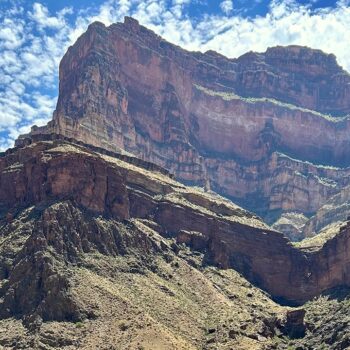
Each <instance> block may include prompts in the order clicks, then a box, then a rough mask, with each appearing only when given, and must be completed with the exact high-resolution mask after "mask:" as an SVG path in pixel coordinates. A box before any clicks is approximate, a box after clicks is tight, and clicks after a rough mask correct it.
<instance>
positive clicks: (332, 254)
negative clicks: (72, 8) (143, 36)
mask: <svg viewBox="0 0 350 350" xmlns="http://www.w3.org/2000/svg"><path fill="white" fill-rule="evenodd" d="M0 203H1V208H0V210H1V231H0V277H1V278H0V281H1V285H0V318H1V321H0V326H1V327H0V329H1V331H0V345H1V346H3V347H4V348H5V349H20V348H26V349H28V348H29V349H33V348H34V349H55V348H60V349H77V348H79V349H81V348H82V349H84V348H85V349H96V348H101V349H113V348H115V349H231V348H234V349H287V347H288V346H289V347H290V346H295V347H297V346H299V348H300V349H303V348H304V349H307V348H308V346H311V345H310V344H315V342H318V343H319V344H325V346H330V347H329V348H334V349H345V348H346V347H345V346H347V345H348V344H349V343H348V340H349V338H348V334H347V331H346V329H347V328H346V324H347V323H346V322H347V321H346V319H344V324H343V326H342V327H340V328H337V330H334V332H333V334H334V337H335V338H336V339H335V340H334V339H333V340H332V342H330V340H329V339H330V338H329V337H328V338H327V337H325V334H324V332H323V329H324V328H325V327H327V325H328V326H329V320H327V318H324V320H323V319H322V317H324V316H322V315H321V316H322V317H321V316H319V315H318V312H320V308H319V306H318V304H317V302H312V303H311V304H307V305H306V307H305V310H306V316H305V319H306V320H309V319H310V320H311V321H310V324H307V323H305V321H304V314H305V310H303V309H300V308H297V309H293V308H290V307H283V306H280V305H279V304H276V302H275V301H278V302H281V301H284V302H285V301H287V300H288V301H289V303H298V304H300V303H303V302H305V301H307V300H308V299H310V298H312V297H315V296H318V295H320V294H321V293H322V292H323V291H326V290H328V289H330V288H332V287H338V286H340V285H343V284H349V283H350V281H349V279H350V273H349V266H350V254H349V251H350V247H349V244H350V227H348V225H347V224H344V225H343V226H342V227H341V228H340V232H339V234H337V235H335V237H333V238H332V239H330V240H328V241H327V242H324V244H323V245H321V246H320V247H318V248H316V249H303V248H295V247H294V246H292V245H291V244H290V243H289V241H288V240H287V239H286V238H285V237H284V236H283V235H282V234H280V233H278V232H275V231H273V230H271V229H270V228H269V227H268V226H266V224H264V223H263V222H262V221H261V220H260V219H259V218H257V217H256V216H254V215H252V214H250V213H249V212H247V211H245V210H243V209H241V208H240V207H238V206H236V205H234V204H232V203H231V202H229V201H227V200H225V199H223V198H222V197H219V196H217V195H215V194H211V193H205V192H203V191H202V190H200V189H196V188H189V187H186V186H184V185H182V184H180V183H179V182H176V181H175V180H174V179H172V177H171V176H170V175H169V174H168V173H167V172H166V171H164V170H163V169H161V168H159V167H157V166H155V165H153V164H151V163H147V162H145V161H141V160H139V159H137V158H135V157H133V156H129V155H126V154H114V153H111V152H108V151H105V150H103V149H98V148H96V147H95V148H94V147H91V146H87V145H84V144H82V143H79V142H76V141H73V140H67V139H65V138H63V137H58V136H57V135H52V136H51V137H46V140H41V141H40V140H37V141H33V142H32V143H30V144H28V145H26V146H25V147H22V148H15V149H10V150H8V151H7V152H6V153H4V154H2V156H1V158H0ZM247 280H248V281H250V282H248V281H247ZM257 287H260V288H261V289H258V288H257ZM263 290H265V292H263ZM266 292H267V293H268V294H267V293H266ZM273 300H275V301H273ZM318 302H319V303H324V304H325V305H329V306H328V307H329V308H332V307H333V304H332V303H331V302H326V301H324V300H323V299H320V301H318ZM344 303H345V304H341V308H342V309H339V315H344V312H343V311H341V310H345V308H346V305H347V304H346V302H344ZM308 310H310V311H308ZM315 320H316V321H317V322H316V321H315ZM315 339H316V340H315ZM327 344H328V345H327ZM344 344H345V345H344ZM346 344H347V345H346ZM309 348H310V349H311V348H313V347H309Z"/></svg>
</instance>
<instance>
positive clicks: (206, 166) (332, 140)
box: [17, 18, 350, 233]
mask: <svg viewBox="0 0 350 350" xmlns="http://www.w3.org/2000/svg"><path fill="white" fill-rule="evenodd" d="M349 82H350V76H349V74H348V73H347V72H345V71H344V70H343V69H342V68H341V67H339V66H338V65H337V62H336V59H335V57H334V56H333V55H327V54H324V53H323V52H321V51H319V50H311V49H309V48H305V47H299V46H290V47H275V48H270V49H268V50H267V51H266V52H265V53H261V54H258V53H247V54H245V55H243V56H241V57H239V58H238V59H228V58H226V57H224V56H222V55H219V54H217V53H215V52H211V51H209V52H206V53H199V52H188V51H185V50H183V49H181V48H180V47H177V46H174V45H172V44H170V43H168V42H166V41H165V40H163V39H162V38H161V37H159V36H157V35H156V34H154V33H153V32H151V31H150V30H148V29H146V28H145V27H143V26H141V25H139V24H138V22H137V21H135V20H134V19H132V18H125V22H124V23H116V24H113V25H111V26H110V27H105V26H104V25H103V24H101V23H93V24H92V25H90V27H89V29H88V30H87V32H86V33H85V34H83V35H82V36H81V37H80V38H79V39H78V41H77V42H76V43H75V44H74V45H73V46H72V47H71V48H69V50H68V52H67V53H66V55H65V56H64V58H63V59H62V61H61V64H60V92H59V99H58V103H57V107H56V111H55V113H54V118H53V120H52V121H51V122H50V123H49V124H48V126H46V127H40V128H37V127H34V128H33V129H32V132H31V135H29V137H33V135H36V134H37V135H41V134H51V133H56V134H60V135H64V136H66V137H68V138H74V139H76V140H80V141H82V142H84V143H87V144H92V145H95V146H98V147H101V148H104V149H108V150H111V151H120V150H126V151H127V152H130V153H132V154H134V155H136V156H137V157H139V158H142V159H144V160H147V161H150V162H153V163H155V164H158V165H160V166H162V167H164V168H166V169H168V170H169V171H171V172H172V173H174V174H175V176H176V178H177V179H179V180H180V181H182V182H184V183H186V184H197V185H201V186H207V188H211V189H213V190H214V191H216V192H218V193H220V194H222V195H224V196H226V197H228V198H230V199H232V200H234V201H235V202H237V203H238V204H240V205H242V206H243V207H245V208H247V209H249V210H252V211H254V212H255V213H257V214H259V215H261V216H263V217H264V219H265V220H267V222H269V223H273V222H275V221H276V220H278V218H279V217H280V216H281V214H283V213H286V212H295V211H297V212H298V213H300V214H303V215H306V216H311V215H313V214H315V213H316V211H317V210H318V209H319V208H320V207H321V206H322V205H324V204H325V203H326V201H327V200H328V199H329V198H330V197H332V196H334V195H336V194H337V193H339V192H340V191H341V189H342V188H343V187H344V186H347V185H348V184H349V178H350V177H349V172H350V170H349V168H348V165H349V161H350V159H349V154H348V152H347V149H348V147H349V139H348V133H349V128H350V122H349V118H348V114H349V111H350V102H349V101H350V98H349V94H350V88H349V86H350V85H349ZM26 137H28V136H23V137H21V138H20V139H19V140H18V142H17V144H18V145H20V144H21V143H23V142H25V138H26ZM297 230H299V229H297ZM298 232H300V230H299V231H298ZM301 232H303V231H301ZM286 233H287V232H286Z"/></svg>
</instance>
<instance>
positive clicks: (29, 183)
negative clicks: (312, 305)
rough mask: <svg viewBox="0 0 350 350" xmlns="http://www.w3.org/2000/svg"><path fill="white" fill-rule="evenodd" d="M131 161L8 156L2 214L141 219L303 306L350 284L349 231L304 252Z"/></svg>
mask: <svg viewBox="0 0 350 350" xmlns="http://www.w3.org/2000/svg"><path fill="white" fill-rule="evenodd" d="M133 159H134V158H132V157H131V158H130V159H126V160H127V161H126V160H124V161H123V160H120V159H118V158H116V157H112V156H110V155H104V154H101V153H97V152H95V151H93V150H91V149H89V148H88V147H83V146H81V145H78V144H74V143H71V142H67V141H64V140H54V141H41V142H39V141H38V142H36V143H33V144H30V145H28V146H26V147H24V148H17V149H13V150H9V151H7V152H6V153H5V154H4V155H3V156H2V157H1V159H0V203H1V211H2V215H3V217H4V218H6V219H7V220H9V221H11V219H12V217H14V216H16V213H17V212H18V210H19V209H20V208H26V207H30V206H33V205H35V206H39V207H40V206H41V205H45V204H47V203H51V202H55V201H56V202H57V201H63V200H70V201H73V203H75V205H77V206H80V207H82V208H85V209H86V210H88V211H91V213H95V215H102V216H106V217H112V218H115V219H116V220H119V221H121V222H127V221H130V220H132V219H143V220H146V225H148V226H149V227H150V228H152V229H153V230H155V231H156V232H158V233H159V234H160V235H161V236H164V237H168V238H173V239H175V240H176V241H177V242H178V244H187V245H188V246H189V247H192V248H193V249H195V250H198V251H201V252H203V254H204V259H203V261H204V263H205V264H212V265H216V266H219V267H221V268H233V269H235V270H237V271H238V272H240V273H242V274H243V276H245V277H246V278H247V279H248V280H250V281H251V282H253V283H255V284H256V285H258V286H259V287H261V288H263V289H265V290H266V291H268V292H269V293H270V294H271V295H273V297H274V298H275V299H276V300H285V301H288V302H293V303H302V302H304V301H305V300H308V299H309V298H312V297H314V296H316V295H318V294H319V293H321V292H322V291H324V290H327V289H329V288H332V287H335V286H338V285H346V284H349V283H350V273H349V266H350V265H349V264H350V255H349V251H350V247H349V245H350V229H349V228H348V227H347V226H345V227H343V228H342V229H341V232H340V233H339V234H338V235H336V237H335V238H333V239H332V240H330V241H329V242H327V243H326V244H325V245H324V246H323V247H322V248H321V249H320V250H317V251H313V252H306V251H301V250H298V249H296V248H294V247H293V246H292V245H291V244H290V243H289V242H288V240H287V239H286V238H285V237H284V236H283V235H282V234H281V233H279V232H275V231H273V230H272V229H270V228H269V227H268V226H266V224H264V223H263V222H262V221H261V220H260V219H259V218H258V217H256V216H254V215H252V214H250V213H249V212H247V211H245V210H243V209H241V208H240V207H238V206H235V205H234V204H232V203H231V202H229V201H227V200H224V199H223V198H222V197H218V196H217V195H214V194H209V193H205V192H203V191H199V190H196V189H194V188H189V187H185V186H184V185H182V184H180V183H178V182H176V181H175V180H173V179H171V177H169V176H168V175H166V174H165V173H162V172H155V171H149V170H147V169H145V168H143V167H140V163H135V164H136V165H135V164H132V163H133ZM77 225H78V224H77ZM78 226H79V225H78ZM67 229H68V231H67V233H65V234H69V232H70V231H71V230H70V229H69V228H67ZM49 232H50V230H49V228H48V231H47V235H49ZM64 232H65V231H64ZM28 244H29V243H28ZM81 244H82V249H83V250H84V243H83V242H82V243H81ZM103 246H105V248H103V249H107V250H108V245H106V243H103ZM6 271H7V272H4V274H5V275H8V276H9V282H8V284H6V285H5V287H3V288H2V293H3V295H5V297H4V298H5V299H4V300H7V298H10V299H11V298H13V297H14V295H16V292H15V290H16V287H15V286H16V284H13V281H12V277H11V269H9V270H6ZM13 293H15V294H13Z"/></svg>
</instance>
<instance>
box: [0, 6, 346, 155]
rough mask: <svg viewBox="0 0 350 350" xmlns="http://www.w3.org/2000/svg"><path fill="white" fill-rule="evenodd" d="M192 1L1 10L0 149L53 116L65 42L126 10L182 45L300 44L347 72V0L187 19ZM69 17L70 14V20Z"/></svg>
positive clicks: (231, 52)
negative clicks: (330, 58)
mask: <svg viewBox="0 0 350 350" xmlns="http://www.w3.org/2000/svg"><path fill="white" fill-rule="evenodd" d="M4 1H9V0H4ZM16 1H17V2H18V1H21V0H16ZM192 1H193V2H194V1H199V0H192ZM256 1H257V0H256ZM9 2H11V1H9ZM190 3H191V0H158V1H156V0H107V1H104V2H103V3H102V4H101V5H100V6H99V7H98V8H89V9H85V10H79V11H78V10H74V8H64V9H62V10H61V11H59V12H57V13H51V12H50V11H49V10H48V9H47V7H45V6H44V5H43V4H42V3H40V1H37V2H35V3H34V4H33V5H30V8H29V9H28V8H26V9H24V8H23V6H19V5H14V6H12V7H10V8H9V9H8V10H6V11H0V81H1V86H0V131H3V132H5V133H6V134H7V135H8V136H6V137H2V136H1V135H0V148H4V147H8V146H9V145H11V144H12V143H13V141H14V139H15V138H16V137H17V135H18V134H19V133H21V132H23V131H25V130H28V128H29V127H30V125H31V124H38V125H42V124H44V123H46V121H47V120H49V119H50V118H51V114H52V111H53V110H54V106H55V99H56V96H55V95H56V93H57V77H58V64H59V61H60V59H61V57H62V56H63V54H64V52H65V51H66V49H67V47H68V46H69V45H71V44H72V43H73V42H74V41H75V40H76V39H77V38H78V36H80V35H81V34H82V33H83V32H84V31H85V30H86V28H87V26H88V24H89V23H91V22H92V21H96V20H99V21H101V22H103V23H105V24H106V25H109V24H111V23H113V22H117V21H122V20H123V17H124V16H125V15H131V16H133V17H135V18H137V19H138V20H139V21H140V23H141V24H143V25H145V26H147V27H149V28H150V29H152V30H154V31H155V32H156V33H157V34H159V35H161V36H163V37H164V38H165V39H167V40H169V41H171V42H173V43H175V44H178V45H181V46H183V47H184V48H186V49H189V50H201V51H206V50H209V49H210V50H216V51H218V52H220V53H222V54H224V55H226V56H229V57H237V56H239V55H241V54H243V53H245V52H247V51H251V50H253V51H260V52H261V51H265V50H266V48H267V47H269V46H275V45H289V44H299V45H306V46H310V47H313V48H319V49H322V50H324V51H325V52H328V53H334V54H336V56H337V58H338V62H340V64H341V65H343V66H344V67H345V68H346V69H347V70H349V71H350V55H349V54H348V42H347V40H346V34H347V33H348V32H349V29H350V5H349V0H341V1H338V2H337V3H336V4H335V5H334V6H333V8H325V9H322V10H316V11H315V10H311V8H310V7H308V6H302V5H300V4H298V2H296V1H294V0H273V1H272V2H271V3H270V9H269V12H268V13H267V14H266V15H265V16H257V17H254V18H245V17H243V16H240V15H234V14H233V12H232V10H233V2H232V1H227V0H225V1H221V4H220V6H221V8H222V10H223V13H222V14H221V15H219V14H201V15H200V16H197V17H196V18H193V17H190V16H189V14H188V13H187V9H188V8H189V5H190ZM28 6H29V5H28ZM69 16H70V17H74V18H75V19H74V21H73V22H72V21H71V20H70V21H69V20H68V17H69Z"/></svg>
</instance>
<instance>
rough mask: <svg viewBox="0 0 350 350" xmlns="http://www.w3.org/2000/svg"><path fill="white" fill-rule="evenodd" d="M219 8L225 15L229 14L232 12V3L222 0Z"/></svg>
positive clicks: (230, 0) (228, 0) (229, 0)
mask: <svg viewBox="0 0 350 350" xmlns="http://www.w3.org/2000/svg"><path fill="white" fill-rule="evenodd" d="M220 8H221V10H222V11H223V12H224V13H225V14H226V15H228V14H230V12H232V10H233V1H232V0H224V1H223V2H222V3H221V4H220Z"/></svg>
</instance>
